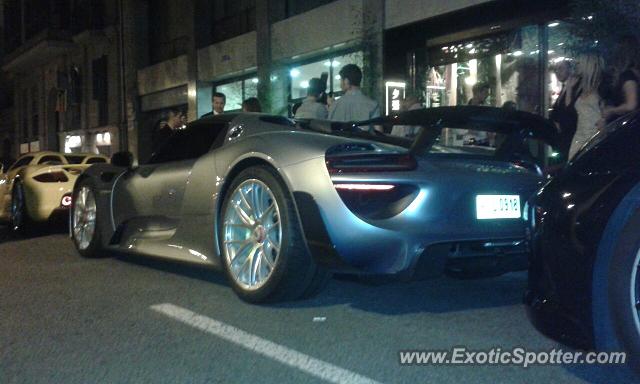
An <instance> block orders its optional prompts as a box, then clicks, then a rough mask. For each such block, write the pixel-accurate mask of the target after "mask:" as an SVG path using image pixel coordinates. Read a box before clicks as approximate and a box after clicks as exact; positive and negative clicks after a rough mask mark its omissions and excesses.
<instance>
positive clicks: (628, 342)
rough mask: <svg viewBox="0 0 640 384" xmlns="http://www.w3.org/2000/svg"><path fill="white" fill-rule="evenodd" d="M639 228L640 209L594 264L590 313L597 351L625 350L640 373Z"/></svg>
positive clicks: (630, 361)
mask: <svg viewBox="0 0 640 384" xmlns="http://www.w3.org/2000/svg"><path fill="white" fill-rule="evenodd" d="M638 228H640V211H638V212H636V213H635V215H634V216H632V218H631V220H629V222H627V223H626V225H625V226H624V228H623V230H622V232H621V233H620V235H619V237H618V238H617V244H615V247H614V248H613V252H612V254H611V255H610V257H608V258H607V260H606V261H605V262H602V261H603V260H600V262H601V263H598V264H597V265H598V266H597V267H596V269H595V273H594V285H593V287H594V290H593V297H594V303H593V313H594V317H595V318H594V323H595V324H594V328H595V329H594V333H595V335H594V336H595V341H596V347H597V348H598V349H600V350H608V351H620V350H623V351H626V353H627V360H628V361H629V366H630V367H631V368H633V369H634V370H635V371H636V374H639V375H640V232H638ZM601 257H604V256H602V255H601ZM601 266H603V267H601Z"/></svg>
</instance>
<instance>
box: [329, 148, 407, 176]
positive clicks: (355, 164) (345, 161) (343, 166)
mask: <svg viewBox="0 0 640 384" xmlns="http://www.w3.org/2000/svg"><path fill="white" fill-rule="evenodd" d="M325 163H326V165H327V170H329V173H330V174H336V173H359V172H399V171H412V170H414V169H416V168H417V167H418V164H417V162H416V159H415V158H414V157H413V156H411V155H406V154H402V155H398V154H388V153H384V154H383V153H378V154H375V153H374V154H357V155H327V157H326V158H325Z"/></svg>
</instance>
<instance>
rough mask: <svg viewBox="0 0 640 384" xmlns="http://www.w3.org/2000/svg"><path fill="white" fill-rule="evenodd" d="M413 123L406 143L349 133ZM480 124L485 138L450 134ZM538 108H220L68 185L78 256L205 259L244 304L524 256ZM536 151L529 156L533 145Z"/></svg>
mask: <svg viewBox="0 0 640 384" xmlns="http://www.w3.org/2000/svg"><path fill="white" fill-rule="evenodd" d="M396 125H409V126H419V127H420V129H419V131H420V132H419V133H418V135H417V136H416V137H415V138H414V139H406V138H399V137H393V136H391V135H387V134H382V133H377V132H376V133H369V132H365V131H363V129H369V127H372V126H383V127H386V128H387V130H388V129H389V128H391V127H392V126H396ZM453 127H456V128H461V129H466V130H485V131H489V132H492V133H495V134H497V135H498V136H500V143H501V144H500V145H499V146H498V147H497V148H489V147H474V146H461V145H460V146H456V145H452V144H451V145H450V144H449V143H447V142H446V140H445V139H444V138H441V134H442V132H448V131H446V130H444V128H453ZM553 132H555V129H554V128H553V126H552V125H550V124H549V123H548V122H547V121H546V120H544V119H542V118H540V117H537V116H534V115H531V114H526V113H521V112H514V113H510V112H507V111H503V110H500V109H494V108H488V107H459V108H434V109H430V110H421V111H411V112H406V113H404V114H401V115H398V116H389V117H384V118H380V119H376V120H372V121H367V122H362V123H331V122H327V121H298V122H295V121H293V120H290V119H287V118H284V117H279V116H269V115H263V114H225V115H219V116H215V117H206V118H202V119H200V120H198V121H195V122H193V123H191V124H189V126H188V127H187V128H186V129H183V130H177V131H176V132H175V133H174V134H173V136H172V137H170V138H169V140H168V141H167V142H166V143H165V144H164V145H163V146H161V148H160V149H159V151H158V152H156V153H155V154H154V155H153V156H152V157H151V159H150V161H149V162H148V163H147V164H146V165H141V166H137V167H134V166H133V165H132V161H133V160H132V156H131V154H127V153H119V154H116V155H114V157H113V158H112V163H111V165H106V164H97V165H95V166H93V167H92V168H90V169H89V170H88V171H87V172H86V173H84V174H83V175H82V176H81V177H80V178H79V179H78V181H77V183H76V186H75V189H74V199H73V201H74V206H73V212H72V234H73V239H74V241H75V244H76V247H77V248H78V250H79V252H80V254H81V255H83V256H86V257H95V256H99V255H103V254H104V252H105V251H110V250H118V251H125V252H132V253H136V254H144V255H152V256H160V257H166V258H172V259H178V260H188V261H194V262H200V263H204V264H209V265H214V266H217V267H220V268H222V269H224V270H225V272H226V275H227V276H228V279H229V281H230V282H231V285H232V287H233V288H234V290H235V291H236V292H237V294H238V295H239V296H240V297H242V298H243V299H245V300H247V301H250V302H263V301H276V300H287V299H296V298H300V297H307V296H310V295H313V294H314V293H316V292H317V291H318V290H319V289H320V288H321V287H322V286H323V284H324V283H325V282H326V281H327V279H328V278H329V273H330V271H343V272H349V273H365V274H397V273H406V271H411V272H415V273H416V274H418V275H421V274H440V273H442V272H443V271H444V270H445V269H447V268H448V269H451V270H460V269H462V268H464V267H463V266H464V265H469V264H472V265H473V264H474V263H475V264H487V263H480V262H479V261H485V262H486V261H488V262H489V264H491V266H492V267H493V268H495V269H498V270H499V271H500V273H502V272H505V271H509V270H513V269H522V268H526V251H525V248H524V244H523V240H524V224H523V221H522V220H521V206H520V204H521V202H524V201H525V200H526V199H527V198H528V197H529V196H530V195H531V194H532V193H533V192H534V191H536V190H537V188H539V183H540V182H541V180H542V174H541V172H540V168H539V165H538V164H536V162H535V161H536V160H535V157H534V156H533V155H532V154H531V148H535V149H536V151H537V149H538V147H537V146H536V145H537V144H540V143H541V142H544V141H545V140H552V139H553V137H554V136H553ZM536 153H537V152H536Z"/></svg>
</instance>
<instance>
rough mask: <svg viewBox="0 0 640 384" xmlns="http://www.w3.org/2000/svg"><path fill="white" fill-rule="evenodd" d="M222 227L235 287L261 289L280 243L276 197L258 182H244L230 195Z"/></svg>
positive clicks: (279, 221) (280, 226)
mask: <svg viewBox="0 0 640 384" xmlns="http://www.w3.org/2000/svg"><path fill="white" fill-rule="evenodd" d="M222 225H223V227H222V234H223V239H222V240H223V250H224V256H225V262H226V263H227V267H228V269H229V272H230V275H231V276H232V278H233V279H234V280H235V281H236V283H237V284H238V285H240V286H241V287H243V288H244V289H248V290H255V289H258V288H260V287H261V286H263V285H264V284H265V283H266V282H267V280H268V279H269V277H270V276H271V275H272V273H273V270H274V268H275V266H276V262H277V260H278V256H279V254H280V247H281V244H282V223H281V220H280V210H279V207H278V203H277V201H276V198H275V196H274V194H273V192H272V191H271V189H269V187H268V186H267V185H266V184H265V183H263V182H262V181H260V180H257V179H249V180H245V181H243V182H242V183H241V184H240V185H238V187H237V188H236V189H235V190H234V191H233V192H232V194H231V198H230V200H229V202H228V204H227V206H226V210H225V212H224V221H223V224H222Z"/></svg>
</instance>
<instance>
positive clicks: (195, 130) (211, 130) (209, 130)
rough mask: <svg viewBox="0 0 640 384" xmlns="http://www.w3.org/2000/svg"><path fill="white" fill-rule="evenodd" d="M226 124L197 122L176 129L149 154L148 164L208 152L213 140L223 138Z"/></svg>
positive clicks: (195, 156)
mask: <svg viewBox="0 0 640 384" xmlns="http://www.w3.org/2000/svg"><path fill="white" fill-rule="evenodd" d="M227 126H228V124H227V123H226V122H225V123H221V122H217V123H210V122H209V123H207V124H203V123H199V122H198V123H196V124H191V125H189V126H188V127H187V128H186V129H180V130H177V131H175V132H174V133H173V135H171V137H169V139H167V141H166V142H165V143H164V144H163V145H161V146H160V149H159V150H158V151H157V152H156V153H154V154H153V155H152V156H151V159H150V160H149V164H158V163H167V162H173V161H183V160H190V159H197V158H198V157H200V156H203V155H204V154H206V153H207V152H209V151H210V150H211V149H212V147H213V145H214V142H215V143H218V142H220V140H216V139H217V138H219V137H220V136H222V137H223V138H224V135H226V133H227Z"/></svg>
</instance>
